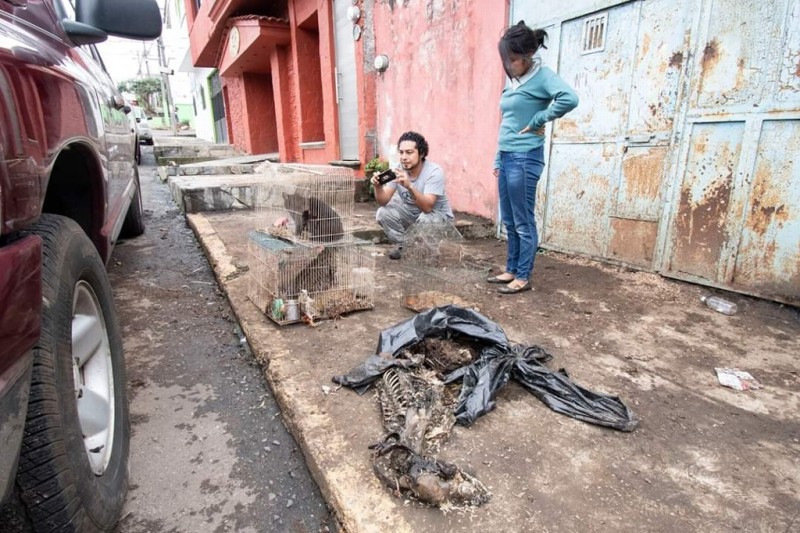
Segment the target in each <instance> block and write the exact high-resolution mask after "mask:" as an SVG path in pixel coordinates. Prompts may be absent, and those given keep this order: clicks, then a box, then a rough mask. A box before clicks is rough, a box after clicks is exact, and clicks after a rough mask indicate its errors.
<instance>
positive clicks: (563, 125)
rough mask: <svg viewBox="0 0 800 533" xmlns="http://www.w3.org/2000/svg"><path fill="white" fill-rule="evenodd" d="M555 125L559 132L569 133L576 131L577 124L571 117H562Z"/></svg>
mask: <svg viewBox="0 0 800 533" xmlns="http://www.w3.org/2000/svg"><path fill="white" fill-rule="evenodd" d="M556 125H557V126H556V127H557V132H558V133H560V134H567V135H570V134H575V133H578V124H577V123H576V122H575V121H574V120H572V119H567V118H562V119H561V120H557V121H556Z"/></svg>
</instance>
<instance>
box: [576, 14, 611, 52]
mask: <svg viewBox="0 0 800 533" xmlns="http://www.w3.org/2000/svg"><path fill="white" fill-rule="evenodd" d="M607 31H608V13H602V14H600V15H592V16H590V17H587V18H586V19H585V20H584V21H583V37H582V38H581V53H582V54H591V53H593V52H602V51H603V50H604V49H605V47H606V32H607Z"/></svg>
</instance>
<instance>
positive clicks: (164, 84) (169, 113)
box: [158, 36, 178, 132]
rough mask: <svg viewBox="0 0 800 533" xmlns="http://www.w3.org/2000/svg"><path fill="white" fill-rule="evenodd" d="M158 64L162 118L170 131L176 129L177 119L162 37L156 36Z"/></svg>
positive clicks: (175, 130)
mask: <svg viewBox="0 0 800 533" xmlns="http://www.w3.org/2000/svg"><path fill="white" fill-rule="evenodd" d="M158 65H159V67H160V70H161V93H162V94H163V95H164V114H165V115H164V118H165V119H166V120H167V123H168V124H169V125H170V127H171V128H172V131H174V132H177V131H178V121H177V120H176V118H175V113H174V112H173V108H174V104H173V102H172V88H171V87H170V85H169V72H170V70H169V68H167V59H166V56H165V54H164V39H163V38H162V37H161V36H159V37H158Z"/></svg>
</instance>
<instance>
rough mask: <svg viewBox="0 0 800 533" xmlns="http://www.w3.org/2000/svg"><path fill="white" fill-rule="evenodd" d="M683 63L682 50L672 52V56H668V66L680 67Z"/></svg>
mask: <svg viewBox="0 0 800 533" xmlns="http://www.w3.org/2000/svg"><path fill="white" fill-rule="evenodd" d="M681 65H683V52H680V51H679V52H675V53H674V54H672V57H670V58H669V66H670V67H672V68H681Z"/></svg>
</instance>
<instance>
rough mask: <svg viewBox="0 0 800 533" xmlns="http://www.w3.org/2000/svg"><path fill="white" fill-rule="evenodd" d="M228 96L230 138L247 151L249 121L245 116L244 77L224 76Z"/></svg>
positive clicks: (226, 106) (226, 102)
mask: <svg viewBox="0 0 800 533" xmlns="http://www.w3.org/2000/svg"><path fill="white" fill-rule="evenodd" d="M222 84H223V86H224V88H225V93H226V96H227V98H226V99H225V115H226V119H227V122H228V140H229V142H230V143H231V144H232V145H234V146H235V147H236V148H239V149H240V150H244V151H247V129H246V128H247V121H246V118H245V112H246V108H245V91H244V83H242V78H240V77H236V78H228V77H223V78H222Z"/></svg>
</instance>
